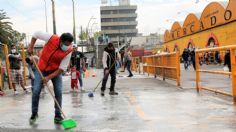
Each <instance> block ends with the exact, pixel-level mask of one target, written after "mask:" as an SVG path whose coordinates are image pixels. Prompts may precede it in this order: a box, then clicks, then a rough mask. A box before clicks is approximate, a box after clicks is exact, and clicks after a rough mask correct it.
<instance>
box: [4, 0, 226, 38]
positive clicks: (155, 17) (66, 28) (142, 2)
mask: <svg viewBox="0 0 236 132" xmlns="http://www.w3.org/2000/svg"><path fill="white" fill-rule="evenodd" d="M45 1H46V4H47V6H46V7H47V16H48V32H50V33H52V32H53V31H52V13H51V0H45ZM74 1H75V8H76V9H75V10H76V30H77V34H78V32H79V31H80V26H82V27H83V28H85V27H86V26H87V24H88V21H89V19H90V18H91V17H92V16H93V17H95V18H96V19H93V20H92V21H91V24H90V25H92V23H95V24H94V26H93V30H94V31H95V30H99V29H100V14H99V12H100V11H99V10H100V6H101V1H100V0H74ZM108 1H112V2H111V4H113V5H114V4H115V3H116V1H117V0H108ZM196 1H198V2H196ZM212 1H213V0H131V4H136V5H138V10H137V13H138V30H139V33H143V34H144V35H146V34H149V33H155V32H164V29H169V28H171V25H172V23H173V22H174V21H175V20H178V21H184V19H185V17H186V16H187V14H188V13H199V12H202V10H203V9H204V7H206V5H207V4H209V3H210V2H212ZM214 1H226V2H227V1H228V0H214ZM55 4H56V22H57V23H56V25H57V34H61V33H63V32H72V28H73V21H72V2H71V0H55ZM0 9H3V10H4V11H6V12H7V15H8V16H9V17H10V18H11V20H10V21H11V22H13V27H14V28H15V29H16V30H18V31H20V32H25V33H27V34H29V35H31V34H32V33H33V32H34V31H38V30H41V31H45V30H46V28H45V27H46V26H45V25H46V24H45V23H46V22H45V20H46V19H45V3H44V0H0ZM96 23H97V24H96Z"/></svg>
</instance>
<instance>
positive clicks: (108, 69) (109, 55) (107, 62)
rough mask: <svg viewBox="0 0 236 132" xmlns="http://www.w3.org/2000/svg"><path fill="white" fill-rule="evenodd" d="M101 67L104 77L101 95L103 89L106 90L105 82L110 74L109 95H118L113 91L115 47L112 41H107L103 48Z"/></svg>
mask: <svg viewBox="0 0 236 132" xmlns="http://www.w3.org/2000/svg"><path fill="white" fill-rule="evenodd" d="M102 62H103V68H104V77H103V81H102V87H101V96H104V91H105V90H106V83H107V80H108V77H109V74H110V76H111V86H110V93H109V94H110V95H118V93H117V92H115V83H116V67H115V66H116V65H115V63H116V52H115V47H114V45H113V44H112V43H109V44H108V46H107V47H106V48H105V49H104V52H103V58H102Z"/></svg>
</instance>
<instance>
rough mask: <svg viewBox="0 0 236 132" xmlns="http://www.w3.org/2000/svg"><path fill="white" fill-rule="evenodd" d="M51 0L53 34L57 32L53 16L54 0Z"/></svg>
mask: <svg viewBox="0 0 236 132" xmlns="http://www.w3.org/2000/svg"><path fill="white" fill-rule="evenodd" d="M51 1H52V20H53V34H57V30H56V16H55V2H54V0H51Z"/></svg>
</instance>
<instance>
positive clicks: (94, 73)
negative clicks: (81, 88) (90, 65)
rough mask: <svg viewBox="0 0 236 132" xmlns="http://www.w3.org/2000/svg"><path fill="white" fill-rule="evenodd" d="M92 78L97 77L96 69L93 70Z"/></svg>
mask: <svg viewBox="0 0 236 132" xmlns="http://www.w3.org/2000/svg"><path fill="white" fill-rule="evenodd" d="M92 77H96V72H95V70H94V69H93V70H92Z"/></svg>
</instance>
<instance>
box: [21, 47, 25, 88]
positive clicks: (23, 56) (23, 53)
mask: <svg viewBox="0 0 236 132" xmlns="http://www.w3.org/2000/svg"><path fill="white" fill-rule="evenodd" d="M20 48H21V56H22V63H23V80H24V85H25V86H26V61H25V47H24V45H23V44H21V45H20Z"/></svg>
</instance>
